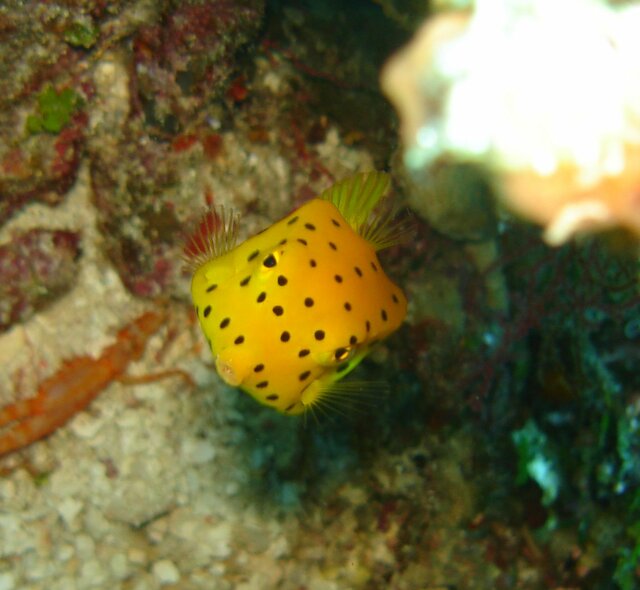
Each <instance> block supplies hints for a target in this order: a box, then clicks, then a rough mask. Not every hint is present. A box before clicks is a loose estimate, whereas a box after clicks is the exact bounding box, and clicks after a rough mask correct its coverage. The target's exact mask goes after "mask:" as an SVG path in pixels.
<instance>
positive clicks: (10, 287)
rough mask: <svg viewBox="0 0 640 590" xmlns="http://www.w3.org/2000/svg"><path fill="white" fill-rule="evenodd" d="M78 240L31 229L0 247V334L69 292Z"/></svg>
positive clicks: (72, 234) (61, 232)
mask: <svg viewBox="0 0 640 590" xmlns="http://www.w3.org/2000/svg"><path fill="white" fill-rule="evenodd" d="M79 255H80V237H79V235H78V234H77V233H76V232H72V231H64V230H45V229H32V230H29V231H27V232H24V233H22V234H18V235H17V236H15V237H14V238H13V240H12V241H11V242H9V243H8V244H5V245H3V246H0V331H5V330H7V329H8V328H10V327H11V326H12V325H13V324H15V323H16V322H22V321H25V320H27V319H28V318H30V317H31V316H32V315H33V314H34V313H35V312H36V311H38V310H40V309H42V308H43V307H45V306H46V305H47V304H48V303H50V302H51V301H53V300H55V299H56V298H58V297H60V296H61V295H63V294H64V293H66V292H68V291H69V289H70V288H71V287H72V286H73V284H74V278H75V277H76V275H77V271H78V264H77V261H78V257H79Z"/></svg>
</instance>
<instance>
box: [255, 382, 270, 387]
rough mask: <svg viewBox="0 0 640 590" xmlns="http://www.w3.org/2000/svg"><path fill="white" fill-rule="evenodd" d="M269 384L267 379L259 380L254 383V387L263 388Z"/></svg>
mask: <svg viewBox="0 0 640 590" xmlns="http://www.w3.org/2000/svg"><path fill="white" fill-rule="evenodd" d="M268 385H269V382H268V381H260V383H257V384H256V387H257V388H258V389H264V388H265V387H267V386H268Z"/></svg>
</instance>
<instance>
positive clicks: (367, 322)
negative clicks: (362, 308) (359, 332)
mask: <svg viewBox="0 0 640 590" xmlns="http://www.w3.org/2000/svg"><path fill="white" fill-rule="evenodd" d="M365 326H366V328H367V332H370V331H371V322H370V321H369V320H367V321H366V323H365Z"/></svg>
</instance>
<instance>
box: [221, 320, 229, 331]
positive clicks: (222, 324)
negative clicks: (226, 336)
mask: <svg viewBox="0 0 640 590" xmlns="http://www.w3.org/2000/svg"><path fill="white" fill-rule="evenodd" d="M230 321H231V319H230V318H224V319H223V320H222V321H221V322H220V329H221V330H224V329H225V328H226V327H227V326H228V325H229V322H230Z"/></svg>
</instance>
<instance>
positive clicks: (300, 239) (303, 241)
mask: <svg viewBox="0 0 640 590" xmlns="http://www.w3.org/2000/svg"><path fill="white" fill-rule="evenodd" d="M298 242H300V243H301V244H302V245H303V246H306V245H307V244H308V242H307V240H303V239H302V238H298Z"/></svg>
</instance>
